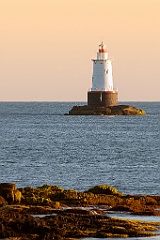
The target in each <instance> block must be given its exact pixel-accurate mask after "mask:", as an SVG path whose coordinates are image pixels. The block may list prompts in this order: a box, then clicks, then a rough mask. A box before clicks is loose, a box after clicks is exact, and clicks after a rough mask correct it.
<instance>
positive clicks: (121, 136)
mask: <svg viewBox="0 0 160 240" xmlns="http://www.w3.org/2000/svg"><path fill="white" fill-rule="evenodd" d="M84 104H85V103H71V102H70V103H66V102H65V103H62V102H0V182H13V183H16V184H17V187H25V186H33V187H36V186H41V185H44V184H52V185H59V186H61V187H63V188H65V189H77V190H79V191H84V190H87V189H88V188H90V187H92V186H95V185H97V184H109V185H112V186H114V187H116V188H117V189H118V190H119V191H122V192H124V193H125V194H151V195H160V102H134V103H127V104H131V105H134V106H136V107H139V108H142V109H144V110H145V111H146V112H147V115H145V116H66V115H64V114H65V113H68V111H69V110H70V109H71V107H72V106H73V105H84ZM125 104H126V103H125Z"/></svg>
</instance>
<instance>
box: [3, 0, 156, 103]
mask: <svg viewBox="0 0 160 240" xmlns="http://www.w3.org/2000/svg"><path fill="white" fill-rule="evenodd" d="M101 41H103V42H104V43H105V44H106V45H107V48H108V51H109V57H111V58H114V61H113V79H114V86H115V87H117V88H118V89H119V100H120V101H160V0H0V101H86V99H87V91H88V89H89V88H91V78H92V61H91V59H92V58H94V57H95V56H96V51H97V47H98V45H99V44H100V43H101Z"/></svg>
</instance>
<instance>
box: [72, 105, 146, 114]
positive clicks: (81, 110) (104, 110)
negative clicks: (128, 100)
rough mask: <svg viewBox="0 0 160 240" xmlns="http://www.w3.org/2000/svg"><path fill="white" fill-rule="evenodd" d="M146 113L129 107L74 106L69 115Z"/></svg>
mask: <svg viewBox="0 0 160 240" xmlns="http://www.w3.org/2000/svg"><path fill="white" fill-rule="evenodd" d="M145 114H146V112H145V111H144V110H142V109H139V108H136V107H134V106H130V105H117V106H108V107H105V106H102V107H97V106H87V105H84V106H74V107H73V108H72V109H71V110H70V111H69V115H145Z"/></svg>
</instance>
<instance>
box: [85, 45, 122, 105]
mask: <svg viewBox="0 0 160 240" xmlns="http://www.w3.org/2000/svg"><path fill="white" fill-rule="evenodd" d="M92 61H93V74H92V88H91V90H90V91H88V106H97V107H101V106H116V105H117V104H118V91H116V90H114V86H113V74H112V61H111V59H109V58H108V52H107V49H106V46H105V44H104V43H103V42H102V43H101V44H100V45H99V49H98V52H97V57H96V59H92Z"/></svg>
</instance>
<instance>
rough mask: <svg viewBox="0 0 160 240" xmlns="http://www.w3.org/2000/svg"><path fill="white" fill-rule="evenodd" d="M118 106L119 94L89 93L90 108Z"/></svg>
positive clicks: (113, 92) (105, 92) (106, 92)
mask: <svg viewBox="0 0 160 240" xmlns="http://www.w3.org/2000/svg"><path fill="white" fill-rule="evenodd" d="M117 104H118V92H115V91H112V92H109V91H90V92H88V106H95V107H108V106H116V105H117Z"/></svg>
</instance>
